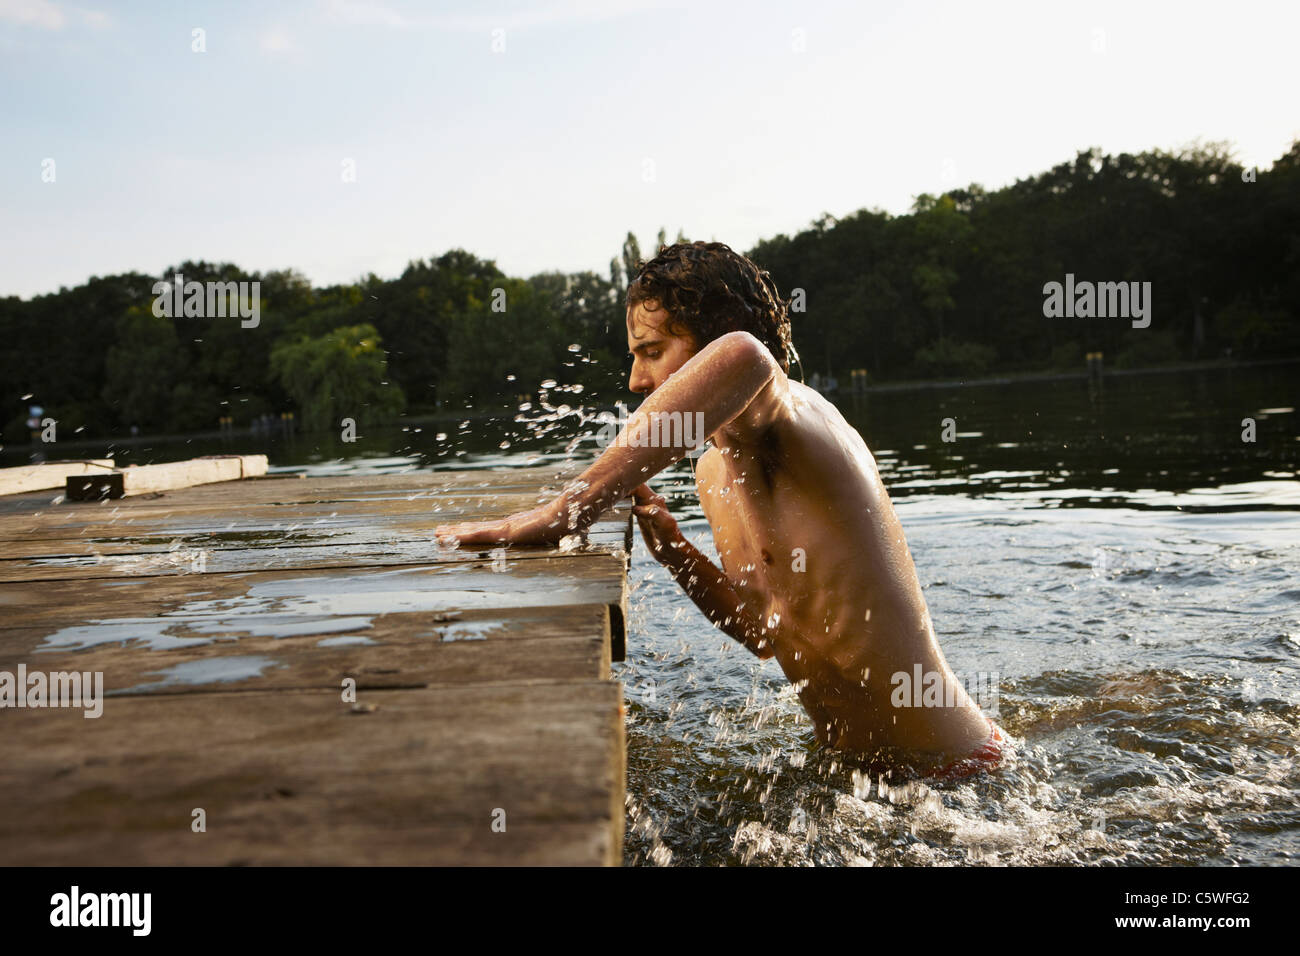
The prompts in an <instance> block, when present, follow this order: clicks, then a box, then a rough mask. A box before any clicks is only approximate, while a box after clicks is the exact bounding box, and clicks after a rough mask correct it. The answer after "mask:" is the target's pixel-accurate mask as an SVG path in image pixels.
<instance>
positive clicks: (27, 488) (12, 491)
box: [0, 458, 113, 495]
mask: <svg viewBox="0 0 1300 956" xmlns="http://www.w3.org/2000/svg"><path fill="white" fill-rule="evenodd" d="M112 467H113V459H111V458H88V459H85V460H84V461H43V462H41V463H40V464H38V465H20V466H19V467H17V468H0V495H21V494H26V493H28V492H31V491H41V490H43V489H45V488H62V487H63V486H64V482H66V481H67V479H68V477H69V476H71V475H89V474H94V473H97V472H103V471H107V470H110V469H112Z"/></svg>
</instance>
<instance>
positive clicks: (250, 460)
mask: <svg viewBox="0 0 1300 956" xmlns="http://www.w3.org/2000/svg"><path fill="white" fill-rule="evenodd" d="M266 468H267V460H266V456H265V455H213V456H208V457H206V458H192V459H190V460H189V461H174V462H168V463H167V464H163V465H139V466H132V467H130V468H122V469H120V470H118V471H112V472H107V473H92V474H81V475H69V476H68V477H67V479H66V494H67V497H68V499H69V500H70V501H99V500H102V499H105V498H123V497H127V496H130V495H147V494H152V493H157V492H162V491H171V490H174V489H177V488H189V487H192V486H193V485H202V484H208V483H211V482H216V481H237V480H239V479H240V478H245V477H249V478H255V477H257V476H259V475H265V474H266Z"/></svg>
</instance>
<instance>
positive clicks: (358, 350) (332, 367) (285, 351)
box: [271, 324, 405, 431]
mask: <svg viewBox="0 0 1300 956" xmlns="http://www.w3.org/2000/svg"><path fill="white" fill-rule="evenodd" d="M271 368H272V370H273V371H274V373H275V375H276V376H277V378H278V379H279V380H280V383H281V384H282V385H283V386H284V389H285V391H286V392H288V393H289V395H290V397H291V398H292V399H293V401H294V402H295V404H297V406H298V408H299V409H300V410H301V412H302V415H301V421H302V423H303V427H304V428H305V429H307V430H309V431H313V430H324V429H326V428H336V427H338V423H339V421H340V420H341V419H343V418H352V419H355V420H356V422H357V423H358V424H360V423H364V422H373V421H383V420H386V419H390V418H392V417H393V416H395V415H397V414H398V413H399V412H401V410H402V408H403V407H404V405H405V398H404V396H403V395H402V390H401V388H400V387H398V386H397V385H396V384H394V383H391V382H389V381H388V377H387V373H388V359H387V356H386V355H385V354H384V351H383V349H382V348H381V347H380V338H379V333H378V332H377V331H376V330H375V327H374V326H373V325H370V324H361V325H350V326H345V327H343V328H338V329H334V330H333V331H330V332H327V333H325V334H324V335H320V336H317V337H315V338H311V337H308V336H300V337H298V338H297V339H295V340H292V341H287V342H282V343H280V344H279V345H277V346H276V348H275V350H274V351H273V352H272V353H271Z"/></svg>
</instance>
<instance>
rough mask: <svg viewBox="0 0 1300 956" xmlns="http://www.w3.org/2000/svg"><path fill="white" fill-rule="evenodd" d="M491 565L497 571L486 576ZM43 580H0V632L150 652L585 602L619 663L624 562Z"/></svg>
mask: <svg viewBox="0 0 1300 956" xmlns="http://www.w3.org/2000/svg"><path fill="white" fill-rule="evenodd" d="M497 568H499V570H497ZM57 593H58V592H57V591H55V590H52V588H51V585H50V584H49V583H48V582H40V581H37V582H18V583H5V584H0V610H2V611H3V614H2V616H0V631H3V630H6V629H9V628H12V627H16V626H19V625H22V626H27V627H39V628H46V629H48V631H49V632H50V633H51V635H52V636H51V638H50V646H51V647H53V648H68V649H76V648H78V647H83V646H93V645H94V644H96V643H100V642H106V641H111V640H119V641H120V640H130V639H140V640H147V641H149V642H150V643H152V644H153V645H154V646H156V647H159V648H164V649H165V648H168V647H179V646H184V645H185V644H186V643H187V642H188V643H194V642H196V641H210V640H213V639H214V638H213V636H214V635H222V634H226V635H235V634H250V635H256V634H263V635H265V636H269V637H276V636H288V635H290V634H310V635H319V636H321V637H327V636H329V635H331V634H342V633H352V632H354V631H357V630H359V629H361V628H362V627H363V626H365V625H367V624H373V621H374V619H375V618H377V617H379V616H381V615H384V614H391V613H396V612H418V613H424V614H428V615H433V614H436V613H440V612H448V611H468V610H474V609H502V608H510V607H555V606H559V605H565V604H597V605H600V606H602V607H605V608H606V609H607V610H608V613H609V619H610V635H611V655H612V658H613V659H614V660H616V661H621V660H623V655H624V652H625V634H624V622H625V621H626V618H627V606H626V605H627V595H626V588H625V562H624V560H623V558H621V557H619V556H617V555H612V554H582V555H559V556H551V557H538V558H535V559H533V560H529V561H515V562H509V561H507V562H506V563H505V565H504V566H502V565H496V566H495V568H494V565H493V563H492V562H490V561H489V562H481V561H476V562H473V563H460V564H438V565H429V564H423V565H397V566H393V567H385V568H383V569H381V570H372V569H348V568H342V569H326V570H315V569H310V570H287V571H271V572H266V571H258V572H247V573H239V574H194V575H176V576H158V577H145V578H123V579H120V580H118V579H105V578H93V579H89V580H86V581H81V582H78V583H77V585H76V602H75V604H74V603H68V602H67V601H64V600H60V599H59V598H58V597H57Z"/></svg>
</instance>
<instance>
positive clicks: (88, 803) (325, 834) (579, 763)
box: [0, 681, 625, 865]
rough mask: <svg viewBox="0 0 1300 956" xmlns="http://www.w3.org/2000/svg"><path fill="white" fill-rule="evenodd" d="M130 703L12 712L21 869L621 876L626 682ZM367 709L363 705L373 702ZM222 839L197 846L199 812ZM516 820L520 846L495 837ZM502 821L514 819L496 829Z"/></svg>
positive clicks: (12, 832)
mask: <svg viewBox="0 0 1300 956" xmlns="http://www.w3.org/2000/svg"><path fill="white" fill-rule="evenodd" d="M364 699H365V700H366V701H367V702H369V703H374V704H376V705H377V709H375V710H374V711H371V712H368V713H355V712H353V709H352V707H351V705H350V704H347V703H344V702H342V701H341V700H340V696H339V694H337V693H334V692H292V691H278V692H267V693H262V692H253V693H245V694H182V695H174V696H164V695H154V696H144V697H131V698H122V699H120V700H116V701H114V702H113V703H114V707H113V710H112V711H111V712H110V711H106V712H105V716H104V717H102V718H100V719H98V720H87V719H84V718H83V717H82V716H81V715H80V713H76V712H70V711H66V710H22V711H7V712H3V713H0V722H2V723H3V726H4V729H3V733H4V735H5V738H6V739H9V740H21V741H22V746H21V747H11V748H7V751H8V752H7V753H6V759H5V760H4V761H3V762H0V858H3V859H4V860H5V861H6V863H9V864H11V865H42V864H56V863H64V864H67V863H78V864H81V865H103V864H109V863H111V864H115V865H159V864H208V865H222V864H231V863H314V864H325V863H331V864H361V863H371V864H408V865H413V864H506V865H510V864H525V865H535V864H554V863H566V864H579V865H599V864H614V863H617V862H618V860H619V857H620V855H621V852H622V834H623V813H624V809H623V805H622V801H623V792H624V791H623V776H624V773H625V766H624V752H623V723H622V718H621V713H622V701H621V689H620V686H619V685H618V684H617V683H614V682H610V681H585V682H573V681H566V682H561V683H556V684H537V683H534V684H517V685H516V684H508V683H496V684H487V685H484V684H470V685H465V686H462V687H437V688H430V689H422V690H389V691H370V692H369V693H368V694H366V695H365V698H364ZM359 702H360V701H359ZM196 808H201V809H202V810H203V811H204V813H205V815H206V832H203V833H195V832H193V831H192V829H191V826H192V821H193V819H194V817H193V811H194V810H195V809H196ZM497 810H502V811H504V813H505V830H504V832H496V831H494V830H493V828H492V821H493V819H494V813H495V811H497ZM495 815H496V817H497V818H498V819H499V818H500V814H495Z"/></svg>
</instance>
